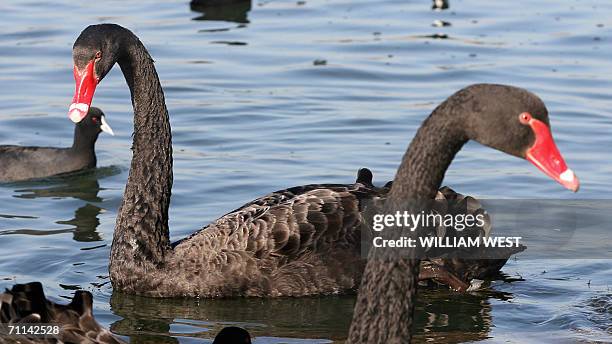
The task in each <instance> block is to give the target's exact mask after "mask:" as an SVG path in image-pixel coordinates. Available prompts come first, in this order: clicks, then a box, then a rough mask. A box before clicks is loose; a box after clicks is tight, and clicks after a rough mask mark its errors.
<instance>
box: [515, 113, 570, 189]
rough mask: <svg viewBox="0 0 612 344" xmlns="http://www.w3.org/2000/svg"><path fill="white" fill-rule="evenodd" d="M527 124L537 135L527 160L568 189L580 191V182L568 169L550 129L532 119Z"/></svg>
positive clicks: (528, 152)
mask: <svg viewBox="0 0 612 344" xmlns="http://www.w3.org/2000/svg"><path fill="white" fill-rule="evenodd" d="M527 123H528V124H529V126H530V127H531V129H532V130H533V132H534V133H535V142H534V144H533V146H531V147H530V148H529V149H528V150H527V154H526V158H527V160H529V161H530V162H531V163H532V164H534V165H535V166H536V167H537V168H539V169H540V170H541V171H542V172H544V173H546V175H548V176H549V177H551V178H552V179H554V180H556V181H557V182H559V183H560V184H561V185H563V186H564V187H566V188H567V189H569V190H572V191H574V192H576V191H578V189H579V188H580V181H579V180H578V177H576V174H574V171H572V170H571V169H570V168H568V167H567V164H566V163H565V160H563V156H561V153H559V149H558V148H557V145H556V144H555V140H554V139H553V137H552V133H551V132H550V128H549V127H548V126H547V125H546V124H545V123H544V122H542V121H540V120H537V119H535V118H532V117H530V119H529V121H528V122H527Z"/></svg>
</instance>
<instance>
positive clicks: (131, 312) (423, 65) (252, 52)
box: [0, 0, 612, 344]
mask: <svg viewBox="0 0 612 344" xmlns="http://www.w3.org/2000/svg"><path fill="white" fill-rule="evenodd" d="M0 9H1V11H0V144H27V145H49V146H62V145H64V146H67V145H70V144H71V140H72V130H73V128H72V125H71V124H70V121H69V120H68V119H67V118H66V111H67V108H68V105H69V103H70V101H71V99H72V95H73V89H74V81H73V76H72V60H71V47H72V43H73V41H74V39H75V38H76V37H77V36H78V34H79V33H80V31H81V30H82V29H83V28H84V27H85V26H87V25H88V24H92V23H99V22H116V23H119V24H121V25H124V26H127V27H129V28H131V29H132V30H133V31H134V32H135V33H136V34H137V35H139V36H140V38H141V40H142V41H143V42H144V43H145V45H146V46H147V47H148V48H149V51H150V52H151V54H152V55H153V57H154V58H155V60H156V66H157V68H158V73H159V75H160V78H161V80H162V84H163V86H164V89H165V92H166V100H167V103H168V108H169V111H170V115H171V123H172V128H173V142H174V152H175V170H174V171H175V173H174V177H175V184H174V189H173V196H172V205H171V222H170V223H171V235H172V238H173V240H176V239H179V238H182V237H184V236H186V235H188V234H189V233H191V232H193V231H194V230H196V229H199V228H201V227H202V226H203V225H205V224H206V223H208V222H209V221H211V220H213V219H215V218H216V217H218V216H219V215H221V214H224V213H226V212H227V211H229V210H232V209H234V208H236V207H238V206H240V205H242V204H243V203H245V202H246V201H249V200H251V199H253V198H256V197H258V196H261V195H263V194H265V193H268V192H270V191H273V190H277V189H281V188H285V187H289V186H294V185H301V184H308V183H318V182H328V183H336V182H339V183H349V182H352V181H353V180H354V177H355V173H356V171H357V169H358V168H360V167H364V166H367V167H369V168H371V169H372V170H373V171H374V177H375V180H376V181H377V182H378V183H383V182H386V181H387V180H389V179H391V178H392V177H393V174H394V172H395V169H396V168H397V165H398V163H399V161H400V158H401V156H402V153H403V151H404V150H405V149H406V146H407V144H408V142H409V140H410V138H411V137H412V136H413V135H414V133H415V130H416V128H417V127H418V125H419V124H420V122H421V121H422V120H423V119H424V118H425V116H426V115H427V114H428V113H429V112H430V111H431V110H432V109H433V108H434V107H435V105H437V104H438V103H439V102H440V101H442V100H443V99H444V98H446V97H447V96H448V95H450V94H451V93H453V92H454V91H455V90H457V89H459V88H461V87H463V86H465V85H468V84H471V83H476V82H496V83H507V84H514V85H518V86H522V87H525V88H528V89H530V90H532V91H534V92H536V93H537V94H538V95H540V96H541V97H542V98H543V99H544V101H545V102H546V104H547V106H548V108H549V110H550V111H551V123H552V126H553V129H554V133H555V137H556V140H557V143H558V146H559V148H560V150H561V151H562V152H563V154H564V156H565V158H566V160H567V162H568V164H569V165H570V166H571V167H572V168H573V169H574V170H575V171H576V172H577V174H578V176H579V177H580V178H581V181H582V189H581V191H580V193H579V194H577V195H573V194H571V193H569V192H567V191H566V190H563V189H562V188H561V187H560V186H559V185H557V184H556V183H554V182H552V181H550V180H548V179H547V178H546V177H544V176H542V175H541V173H539V171H537V170H536V169H535V168H534V167H532V166H531V165H529V164H528V163H525V162H523V161H519V160H517V159H513V158H510V157H508V156H506V155H504V154H501V153H499V152H495V151H492V150H490V149H486V148H483V147H481V146H479V145H477V144H468V145H467V146H466V147H465V149H464V150H463V151H462V152H461V153H460V154H459V155H458V157H457V159H456V160H455V162H454V163H453V165H452V166H451V169H450V170H449V171H448V173H447V176H446V180H445V183H446V184H448V185H452V186H453V188H454V189H456V190H457V191H459V192H462V193H469V194H472V195H475V196H478V197H484V198H554V199H565V198H567V199H573V198H578V197H580V198H583V199H584V198H610V196H609V193H610V192H611V191H612V183H611V181H610V175H611V174H612V164H610V160H611V159H610V158H611V155H610V150H609V147H610V144H611V143H612V135H610V128H612V115H611V114H610V109H612V100H611V99H612V98H611V97H610V90H611V89H612V81H611V76H612V59H610V56H611V55H610V53H611V52H612V51H611V48H610V43H611V38H612V36H611V35H610V34H611V30H610V28H611V27H612V20H611V19H610V15H609V14H610V13H611V11H612V4H608V3H603V2H601V1H594V0H590V1H549V0H545V1H538V2H531V1H514V2H504V1H484V0H465V1H452V0H451V1H450V7H449V8H448V9H446V10H443V11H435V10H432V8H431V2H429V1H412V2H402V1H312V0H307V1H255V2H253V3H252V4H251V5H250V6H248V5H244V4H238V5H235V6H233V7H229V8H221V9H218V8H217V9H208V10H207V12H206V13H205V14H203V13H200V12H196V11H192V10H191V9H190V6H189V4H188V3H187V2H185V1H153V0H150V1H138V2H126V1H96V2H83V3H78V4H77V3H73V2H71V1H63V0H60V1H53V0H52V1H47V2H36V1H27V2H25V1H7V2H3V3H2V4H1V5H0ZM440 20H441V21H445V22H449V23H450V24H451V25H450V26H443V27H438V26H435V25H434V24H435V22H436V21H440ZM315 62H316V63H315ZM93 105H95V106H98V107H101V108H102V109H103V110H104V111H105V112H106V114H107V116H108V119H109V122H110V123H111V125H112V126H113V128H114V129H115V132H116V134H117V136H115V137H109V136H107V135H104V136H101V137H100V140H99V141H98V146H97V151H98V158H99V160H98V161H99V166H100V167H99V168H98V169H97V170H95V171H92V172H89V173H85V174H82V175H79V176H74V177H70V178H54V179H51V180H46V181H40V182H27V183H14V184H4V185H0V253H1V254H0V287H6V286H10V285H12V284H14V283H21V282H29V281H32V280H38V281H42V282H43V283H44V285H45V288H46V291H47V293H48V294H49V296H50V297H53V298H55V299H61V298H62V297H67V296H70V295H71V293H72V292H73V290H74V289H76V288H82V289H87V290H90V291H91V292H92V293H93V294H94V297H95V310H96V316H97V318H98V319H99V320H100V321H101V322H102V323H103V324H104V325H105V326H109V327H110V328H111V329H112V330H113V331H114V332H116V333H118V334H121V335H124V336H126V337H129V338H130V339H131V340H132V342H135V343H138V342H141V343H144V342H151V341H152V340H153V339H154V340H155V341H156V342H160V343H163V342H168V343H171V342H177V341H179V342H182V343H190V342H195V341H201V340H204V341H208V342H210V340H211V338H212V337H213V336H214V334H215V333H216V332H217V331H218V330H219V329H221V328H222V327H223V326H227V325H229V324H237V325H239V326H243V327H246V328H247V329H248V330H249V331H251V332H252V333H253V334H254V335H255V336H256V340H255V342H256V343H330V342H333V341H338V342H340V341H342V340H344V339H345V338H346V334H347V331H348V326H349V322H350V317H351V312H352V307H353V302H354V297H353V296H343V297H321V298H306V299H274V300H261V299H238V300H212V301H211V300H151V299H143V298H139V297H133V296H128V295H122V294H120V293H117V292H113V290H112V288H111V286H110V283H109V280H108V277H107V263H108V253H109V249H110V242H111V239H112V232H113V226H114V220H115V217H116V211H117V207H118V206H119V203H120V201H121V194H122V191H123V186H124V185H125V182H126V178H127V172H128V167H129V161H130V158H131V151H130V147H131V136H130V135H131V133H132V115H131V111H132V107H131V103H130V98H129V91H128V89H127V87H126V85H125V82H124V80H123V78H122V76H121V74H120V70H119V69H118V68H115V69H114V70H113V71H112V72H111V73H110V74H109V75H108V76H107V77H106V78H105V80H104V82H103V83H101V84H100V86H99V87H98V90H97V92H96V98H95V100H94V104H93ZM609 238H610V237H609V236H607V237H605V236H604V237H602V240H609ZM593 256H594V257H596V256H597V255H596V254H594V255H593ZM603 256H604V255H602V257H603ZM504 272H505V274H506V278H505V279H502V280H499V281H494V282H492V284H491V286H490V288H488V289H487V290H486V291H483V292H480V293H477V294H473V295H460V294H455V293H452V292H447V291H424V292H423V293H421V294H420V301H419V304H418V306H417V318H418V319H417V326H416V332H417V340H416V341H417V342H430V341H434V340H435V341H436V342H444V343H456V342H474V341H484V342H487V343H498V342H513V343H530V342H531V343H546V342H549V343H555V344H558V343H566V342H567V343H573V342H610V341H612V323H611V321H610V318H611V317H612V313H611V312H612V311H611V308H612V306H611V304H612V291H611V284H612V278H611V277H610V276H611V274H612V262H611V261H610V260H605V259H590V260H586V259H572V257H567V259H564V260H560V259H553V260H543V259H534V260H523V259H520V258H519V259H518V260H511V261H510V262H509V263H508V264H507V265H506V267H505V268H504Z"/></svg>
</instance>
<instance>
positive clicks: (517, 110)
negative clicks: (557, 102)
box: [436, 84, 580, 191]
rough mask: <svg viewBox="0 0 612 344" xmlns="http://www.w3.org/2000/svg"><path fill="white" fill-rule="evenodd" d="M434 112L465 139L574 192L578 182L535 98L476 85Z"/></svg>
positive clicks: (541, 104) (508, 88)
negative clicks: (515, 159)
mask: <svg viewBox="0 0 612 344" xmlns="http://www.w3.org/2000/svg"><path fill="white" fill-rule="evenodd" d="M436 112H439V113H441V114H445V115H447V116H452V117H453V122H454V123H455V125H457V126H460V127H462V128H463V131H464V134H465V135H466V138H468V139H471V140H475V141H478V142H480V143H482V144H484V145H486V146H489V147H492V148H495V149H498V150H500V151H503V152H505V153H508V154H511V155H514V156H517V157H520V158H524V159H527V160H529V161H530V162H531V163H533V164H534V165H535V166H536V167H537V168H539V169H540V170H541V171H543V172H544V173H545V174H547V175H548V176H549V177H551V178H553V179H554V180H556V181H557V182H559V183H560V184H561V185H563V186H565V187H566V188H568V189H570V190H572V191H577V190H578V188H579V186H580V183H579V181H578V178H577V177H576V175H575V174H574V172H573V171H572V170H571V169H569V168H568V166H567V164H566V163H565V161H564V159H563V156H561V153H559V150H558V149H557V146H556V144H555V141H554V139H553V137H552V134H551V129H550V123H549V121H548V110H547V109H546V106H545V105H544V102H542V100H541V99H540V98H538V97H537V96H536V95H535V94H533V93H531V92H529V91H527V90H524V89H522V88H517V87H512V86H505V85H493V84H477V85H472V86H469V87H466V88H464V89H462V90H460V91H458V92H457V93H455V94H454V95H453V96H451V97H450V98H449V99H448V100H447V101H445V102H444V103H443V104H441V105H440V107H439V108H438V109H436ZM457 120H458V121H457Z"/></svg>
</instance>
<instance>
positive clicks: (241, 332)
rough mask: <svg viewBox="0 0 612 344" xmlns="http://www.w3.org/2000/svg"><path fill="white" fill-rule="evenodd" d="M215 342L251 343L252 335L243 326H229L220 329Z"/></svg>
mask: <svg viewBox="0 0 612 344" xmlns="http://www.w3.org/2000/svg"><path fill="white" fill-rule="evenodd" d="M213 344H251V336H250V335H249V332H247V330H245V329H243V328H240V327H235V326H229V327H225V328H223V329H222V330H221V331H219V333H218V334H217V336H216V337H215V340H214V341H213Z"/></svg>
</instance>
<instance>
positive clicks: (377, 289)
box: [348, 84, 580, 344]
mask: <svg viewBox="0 0 612 344" xmlns="http://www.w3.org/2000/svg"><path fill="white" fill-rule="evenodd" d="M469 140H475V141H477V142H479V143H481V144H483V145H485V146H489V147H491V148H494V149H497V150H500V151H502V152H505V153H507V154H510V155H513V156H516V157H519V158H523V159H527V160H528V161H530V162H532V163H533V164H534V165H536V166H537V167H538V168H539V169H540V170H542V171H543V172H544V173H545V174H547V175H549V176H550V177H551V178H553V179H555V180H556V181H558V182H559V183H560V184H562V185H563V186H564V187H566V188H568V189H570V190H572V191H574V192H576V191H578V188H579V185H580V183H579V181H578V178H577V177H576V176H575V174H574V172H573V171H572V170H570V169H569V168H568V167H567V165H566V163H565V161H564V160H563V157H562V156H561V154H560V153H559V150H558V149H557V147H556V145H555V142H554V140H553V137H552V134H551V130H550V124H549V120H548V110H547V109H546V107H545V105H544V103H543V102H542V101H541V100H540V99H539V98H538V97H537V96H536V95H534V94H532V93H530V92H528V91H526V90H523V89H520V88H516V87H510V86H503V85H490V84H479V85H473V86H469V87H467V88H464V89H462V90H460V91H458V92H457V93H455V94H453V95H452V96H451V97H449V98H448V99H447V100H446V101H444V102H443V103H442V104H440V105H439V106H438V107H437V108H436V109H435V110H434V111H433V112H432V113H431V115H430V116H429V117H428V118H427V119H426V120H425V121H424V122H423V124H422V125H421V127H420V128H419V130H418V132H417V134H416V136H415V137H414V139H413V140H412V142H411V143H410V146H409V147H408V150H407V151H406V153H405V155H404V157H403V159H402V162H401V164H400V167H399V169H398V171H397V173H396V176H395V179H394V180H393V183H392V186H391V190H390V191H389V194H388V197H387V199H386V201H385V204H384V207H383V211H384V212H385V213H389V214H392V213H395V212H396V211H401V210H406V211H418V210H419V209H422V208H423V204H424V203H425V202H427V201H428V200H433V199H434V197H435V196H436V193H437V192H438V188H439V187H440V184H441V182H442V179H443V178H444V174H445V172H446V169H447V168H448V166H449V165H450V163H451V161H452V160H453V158H454V157H455V155H456V154H457V152H458V151H459V150H460V149H461V148H462V147H463V145H464V144H465V143H466V142H467V141H469ZM392 229H398V228H392ZM417 232H418V230H417V231H415V232H404V231H403V230H387V231H385V232H384V233H386V235H387V236H388V237H389V238H392V239H393V238H397V237H398V236H411V237H415V236H416V235H418V234H416V233H417ZM398 253H399V252H397V251H393V250H389V249H386V250H382V249H376V248H374V249H372V250H370V252H369V255H368V262H367V265H366V268H365V271H364V272H363V278H362V281H361V286H360V287H359V293H358V296H357V302H356V305H355V309H354V312H353V320H352V323H351V327H350V331H349V340H348V342H349V343H364V344H365V343H368V344H373V343H409V342H410V338H411V326H412V322H413V311H414V302H415V297H416V290H417V283H418V280H419V267H420V264H419V262H420V260H419V257H420V254H421V253H422V252H421V251H417V250H416V249H414V250H410V251H407V252H403V254H402V255H398Z"/></svg>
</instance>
